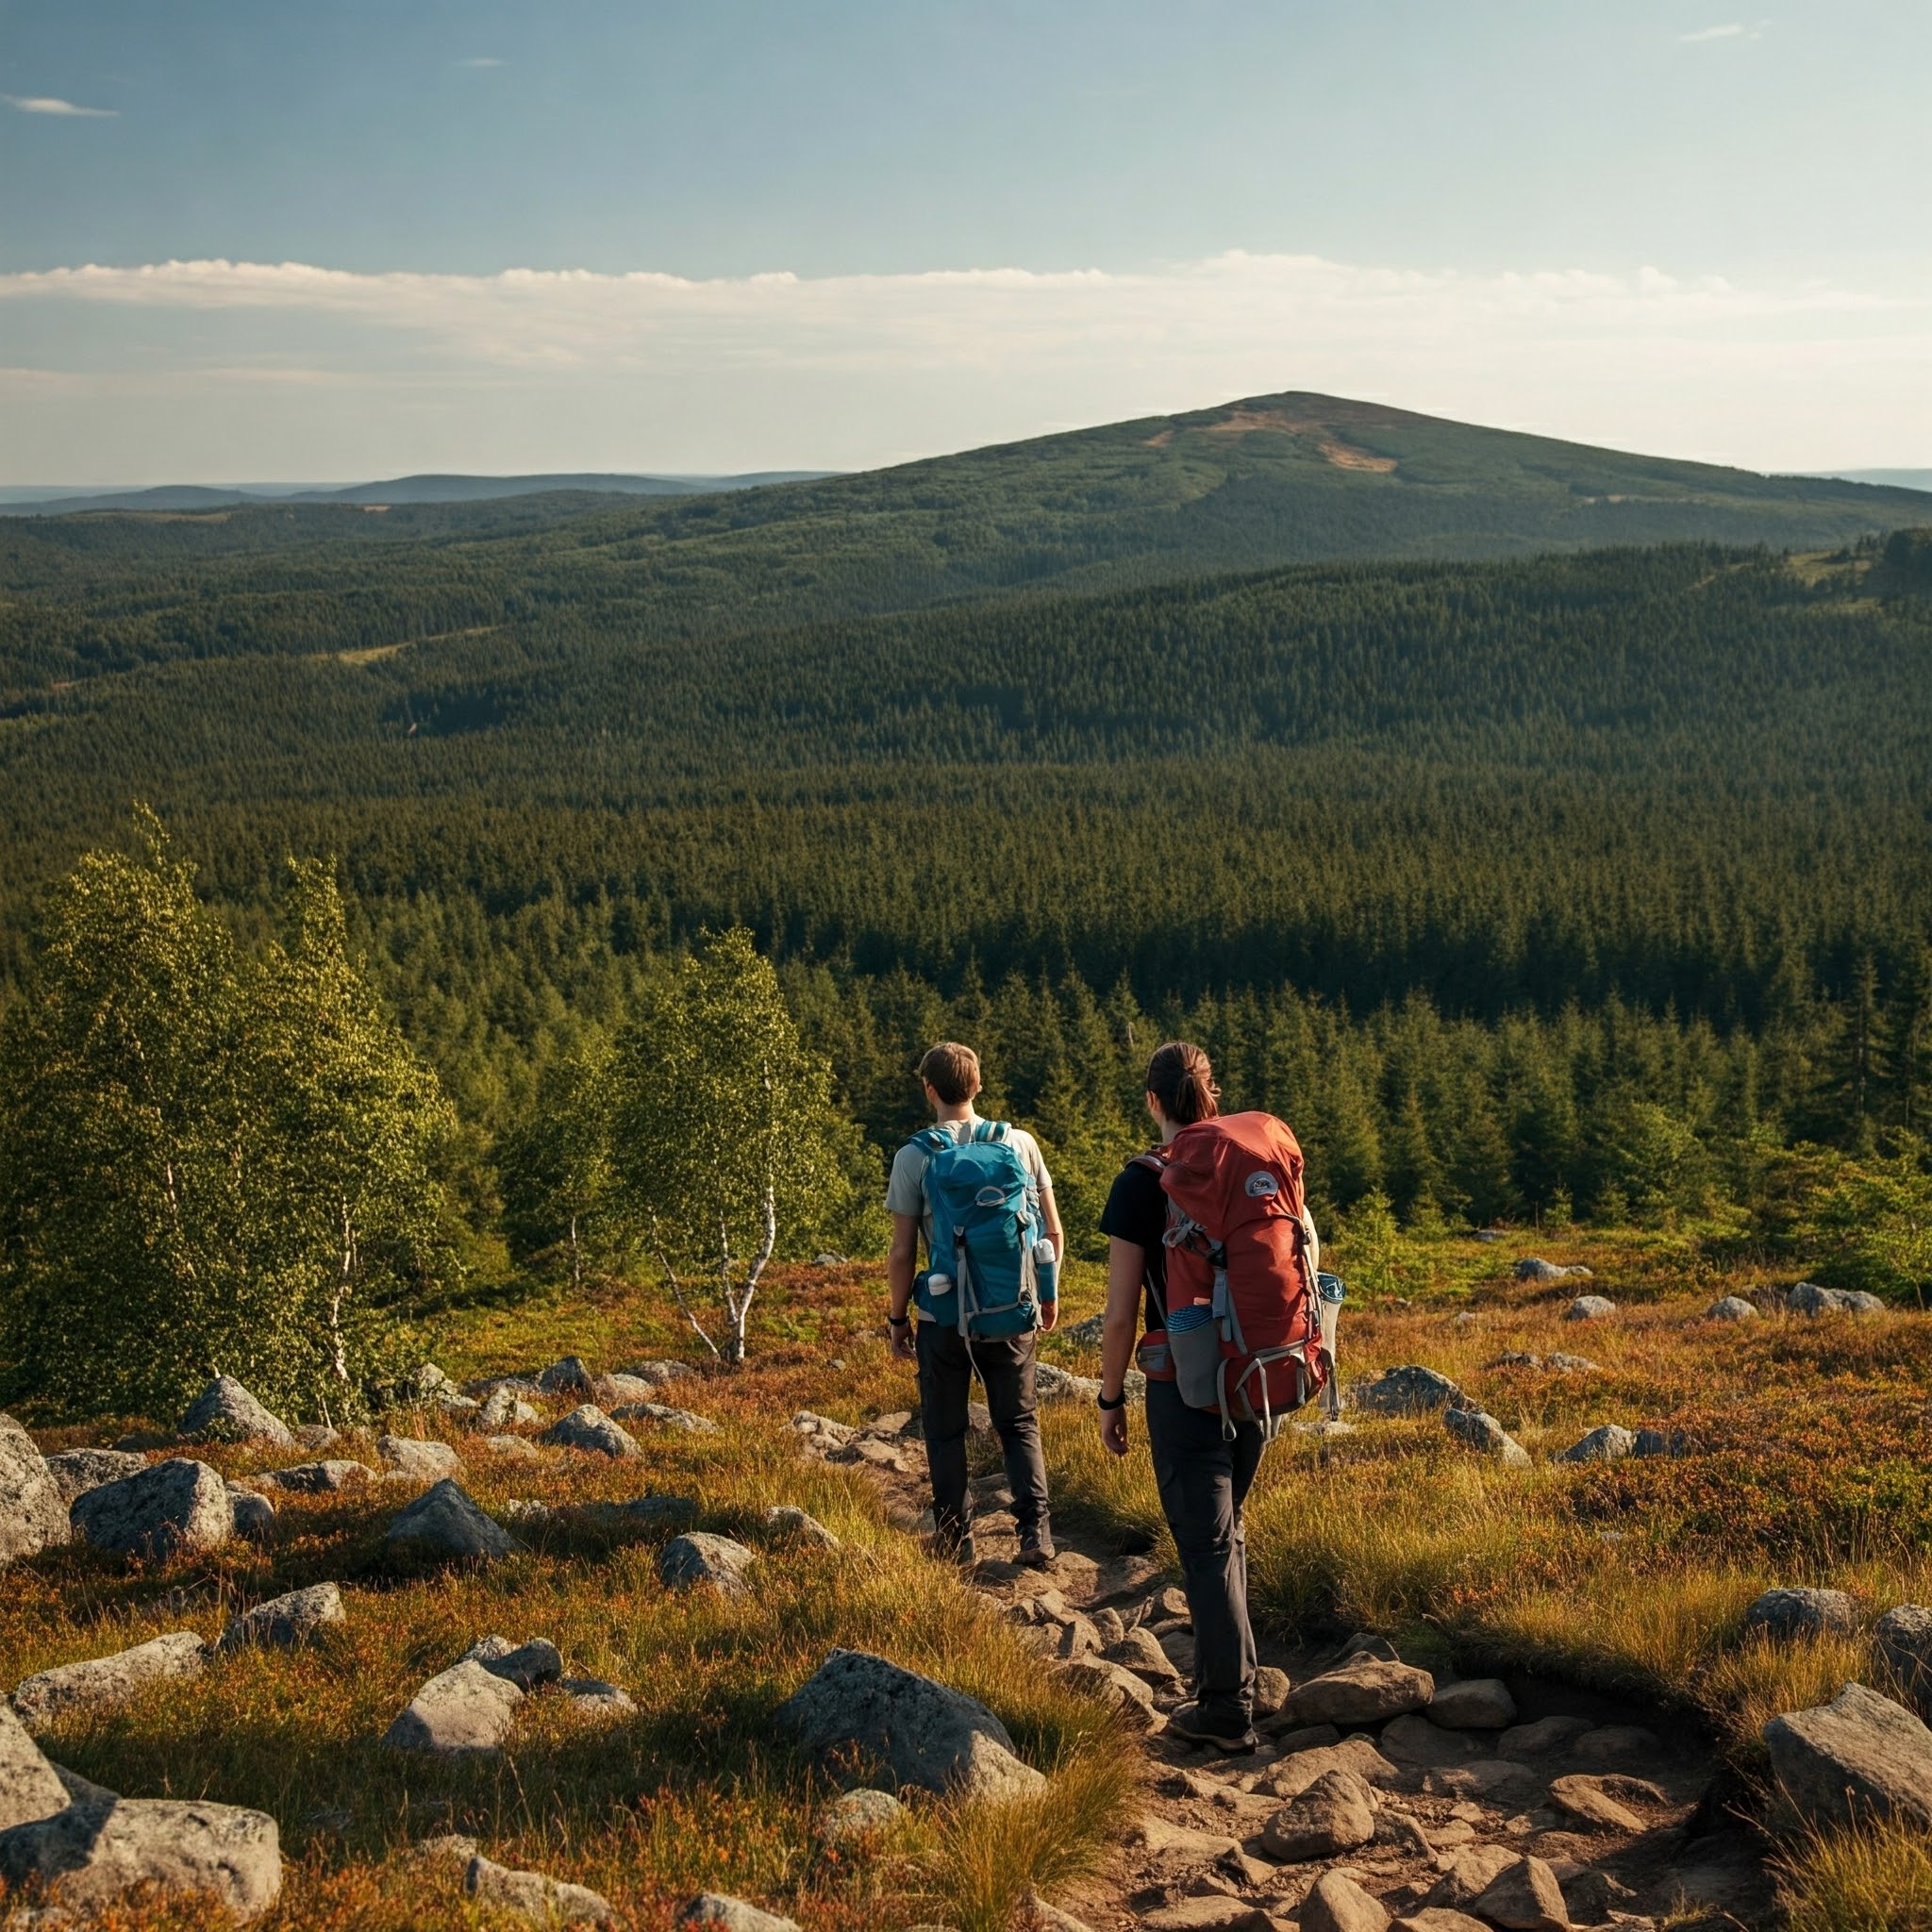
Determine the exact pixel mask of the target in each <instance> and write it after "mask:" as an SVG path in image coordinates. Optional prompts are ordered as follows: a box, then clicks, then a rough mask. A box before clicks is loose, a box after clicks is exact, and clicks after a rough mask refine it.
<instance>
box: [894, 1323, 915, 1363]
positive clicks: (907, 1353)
mask: <svg viewBox="0 0 1932 1932" xmlns="http://www.w3.org/2000/svg"><path fill="white" fill-rule="evenodd" d="M888 1332H889V1333H890V1334H891V1338H892V1353H893V1354H894V1355H895V1356H897V1357H899V1359H900V1360H901V1361H902V1362H916V1361H917V1360H918V1359H919V1350H918V1349H917V1348H916V1347H915V1346H914V1345H913V1341H912V1324H911V1323H910V1322H902V1323H900V1324H898V1325H896V1326H895V1327H893V1328H891V1329H890V1330H889V1331H888Z"/></svg>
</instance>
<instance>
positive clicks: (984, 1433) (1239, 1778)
mask: <svg viewBox="0 0 1932 1932" xmlns="http://www.w3.org/2000/svg"><path fill="white" fill-rule="evenodd" d="M794 1426H795V1427H797V1428H798V1429H799V1431H800V1433H801V1435H802V1436H803V1437H804V1439H805V1441H806V1443H807V1446H808V1449H809V1450H810V1451H811V1452H812V1453H816V1454H819V1455H823V1456H825V1457H827V1458H828V1459H831V1460H836V1461H840V1462H846V1463H854V1464H858V1465H860V1466H861V1467H863V1468H864V1469H865V1470H866V1471H867V1473H868V1474H869V1475H870V1476H871V1477H872V1479H873V1480H874V1482H875V1483H876V1485H877V1486H878V1488H879V1490H880V1491H881V1493H882V1495H883V1496H884V1498H885V1501H886V1506H887V1509H888V1512H889V1514H890V1516H891V1520H892V1521H893V1522H894V1523H895V1524H898V1525H899V1526H900V1527H901V1528H902V1529H904V1530H906V1531H907V1532H908V1534H918V1533H921V1532H923V1531H924V1530H925V1529H927V1528H929V1527H930V1524H931V1516H930V1510H929V1500H930V1492H929V1491H928V1489H927V1486H926V1468H925V1452H924V1443H923V1442H922V1441H921V1440H920V1436H919V1432H918V1424H917V1420H916V1418H914V1417H911V1416H908V1415H905V1414H894V1415H887V1416H883V1417H881V1418H879V1420H878V1421H877V1422H875V1423H874V1424H871V1425H870V1426H868V1427H866V1428H864V1429H858V1430H852V1429H846V1428H843V1427H841V1426H840V1425H838V1424H824V1423H823V1422H822V1421H821V1419H819V1418H815V1417H800V1418H798V1420H797V1422H796V1423H795V1424H794ZM975 1434H976V1435H977V1436H978V1437H979V1440H980V1441H981V1443H982V1444H990V1442H991V1434H990V1430H988V1429H987V1428H986V1427H985V1424H984V1417H983V1411H975ZM973 1491H974V1541H975V1545H976V1549H977V1552H978V1562H977V1564H976V1567H975V1569H974V1573H973V1576H972V1582H973V1585H974V1588H975V1589H976V1590H977V1591H979V1592H980V1594H981V1595H982V1596H983V1597H984V1598H985V1599H986V1600H987V1601H988V1603H990V1604H991V1605H993V1606H995V1607H997V1608H998V1609H999V1611H1000V1612H1001V1613H1002V1614H1003V1615H1005V1616H1008V1617H1010V1618H1011V1619H1013V1620H1014V1621H1015V1622H1016V1623H1019V1624H1023V1625H1024V1627H1025V1629H1026V1630H1027V1631H1028V1632H1029V1633H1031V1635H1032V1639H1033V1641H1035V1642H1036V1643H1037V1645H1038V1646H1039V1648H1040V1649H1041V1652H1042V1653H1043V1654H1045V1655H1047V1656H1049V1657H1058V1658H1059V1659H1061V1660H1062V1664H1063V1667H1064V1668H1065V1669H1067V1670H1068V1671H1069V1672H1071V1673H1075V1674H1078V1676H1079V1678H1080V1679H1081V1681H1082V1682H1083V1683H1084V1684H1085V1685H1086V1686H1087V1687H1088V1688H1091V1689H1093V1690H1097V1691H1111V1692H1112V1694H1114V1695H1116V1696H1118V1698H1119V1699H1120V1703H1121V1707H1122V1711H1123V1713H1124V1717H1125V1718H1126V1720H1127V1722H1128V1723H1129V1724H1131V1725H1132V1727H1133V1728H1134V1729H1136V1730H1138V1731H1139V1732H1140V1733H1141V1737H1142V1752H1143V1756H1144V1775H1143V1780H1142V1808H1141V1817H1140V1819H1139V1821H1138V1823H1137V1824H1136V1826H1135V1827H1134V1829H1133V1830H1132V1831H1131V1832H1130V1833H1129V1834H1128V1838H1127V1840H1126V1842H1125V1843H1124V1844H1123V1845H1122V1846H1121V1847H1120V1848H1119V1850H1118V1852H1117V1853H1116V1855H1115V1856H1114V1857H1112V1859H1111V1860H1110V1861H1109V1863H1108V1867H1107V1868H1106V1869H1105V1870H1104V1871H1103V1872H1102V1873H1101V1874H1099V1875H1098V1876H1097V1877H1095V1878H1093V1879H1091V1880H1089V1881H1087V1882H1086V1883H1085V1884H1084V1886H1083V1887H1082V1888H1081V1889H1080V1890H1079V1891H1078V1892H1077V1893H1075V1894H1071V1895H1069V1896H1067V1897H1065V1898H1063V1899H1062V1901H1061V1903H1060V1905H1059V1907H1044V1906H1041V1907H1039V1908H1038V1915H1039V1918H1040V1922H1041V1924H1042V1925H1045V1926H1048V1927H1052V1928H1056V1932H1073V1928H1074V1927H1078V1926H1083V1925H1084V1926H1087V1927H1090V1928H1091V1932H1116V1928H1123V1927H1126V1926H1130V1925H1140V1926H1144V1927H1147V1928H1149V1932H1269V1928H1271V1927H1281V1926H1287V1925H1291V1924H1292V1925H1299V1926H1300V1927H1301V1928H1302V1932H1385V1928H1387V1927H1388V1926H1389V1925H1390V1924H1391V1922H1392V1923H1393V1924H1395V1925H1396V1926H1397V1927H1398V1928H1400V1932H1498V1928H1500V1932H1563V1928H1565V1927H1568V1926H1572V1925H1574V1926H1604V1927H1606V1928H1610V1927H1624V1928H1628V1932H1645V1928H1647V1927H1648V1926H1650V1925H1654V1924H1657V1923H1658V1922H1660V1921H1663V1920H1665V1919H1670V1920H1672V1921H1673V1922H1675V1923H1686V1922H1689V1923H1693V1924H1694V1923H1699V1922H1703V1923H1710V1924H1716V1923H1725V1924H1740V1923H1741V1924H1766V1923H1769V1921H1770V1920H1771V1918H1772V1915H1773V1914H1772V1888H1771V1884H1770V1880H1769V1877H1768V1875H1767V1874H1766V1872H1765V1869H1764V1865H1763V1860H1762V1856H1761V1841H1760V1840H1759V1839H1758V1838H1757V1835H1756V1834H1755V1832H1753V1830H1752V1829H1751V1828H1750V1827H1749V1825H1748V1824H1745V1823H1743V1822H1741V1821H1740V1819H1738V1818H1736V1817H1733V1816H1731V1815H1729V1813H1728V1812H1727V1810H1726V1808H1725V1807H1724V1804H1723V1802H1722V1798H1721V1796H1720V1792H1721V1773H1720V1767H1719V1766H1718V1765H1717V1763H1716V1762H1715V1760H1714V1758H1713V1757H1712V1755H1711V1753H1710V1750H1709V1748H1708V1746H1707V1742H1706V1741H1705V1740H1703V1739H1701V1738H1699V1737H1698V1736H1697V1735H1695V1733H1694V1732H1693V1731H1692V1730H1691V1727H1690V1726H1688V1725H1686V1724H1683V1723H1682V1722H1681V1721H1673V1720H1671V1719H1668V1718H1660V1717H1658V1716H1657V1714H1655V1713H1646V1712H1642V1711H1639V1710H1635V1709H1633V1708H1630V1707H1625V1706H1621V1705H1619V1704H1617V1703H1616V1702H1614V1701H1613V1700H1610V1699H1607V1698H1605V1697H1601V1696H1598V1695H1595V1694H1593V1693H1591V1692H1589V1691H1579V1690H1576V1689H1574V1687H1570V1686H1566V1685H1561V1684H1557V1683H1551V1682H1541V1681H1537V1680H1533V1679H1524V1678H1517V1677H1512V1678H1510V1679H1508V1680H1507V1682H1505V1681H1502V1680H1498V1679H1493V1678H1480V1679H1464V1680H1456V1679H1449V1678H1443V1677H1432V1676H1431V1674H1429V1673H1428V1672H1426V1671H1424V1670H1420V1669H1418V1668H1415V1667H1413V1666H1411V1665H1408V1664H1406V1663H1404V1662H1403V1661H1402V1660H1401V1659H1400V1658H1399V1657H1397V1656H1396V1653H1395V1651H1394V1650H1393V1648H1392V1647H1391V1645H1390V1644H1389V1643H1388V1642H1387V1641H1384V1640H1382V1639H1379V1638H1375V1637H1370V1636H1357V1637H1354V1638H1351V1639H1350V1640H1348V1641H1346V1642H1344V1643H1341V1644H1340V1645H1336V1646H1333V1647H1331V1648H1329V1649H1327V1650H1325V1651H1315V1652H1289V1651H1285V1650H1283V1649H1281V1648H1280V1647H1279V1646H1278V1645H1277V1646H1271V1645H1269V1644H1268V1643H1267V1642H1266V1641H1265V1640H1264V1641H1263V1643H1262V1652H1261V1655H1262V1661H1263V1670H1262V1674H1261V1677H1262V1681H1261V1689H1262V1692H1263V1695H1262V1700H1261V1702H1262V1705H1263V1706H1264V1708H1263V1709H1262V1710H1260V1711H1258V1712H1257V1720H1256V1726H1257V1730H1258V1731H1259V1732H1260V1733H1261V1734H1262V1738H1263V1742H1262V1744H1261V1747H1260V1749H1258V1750H1257V1751H1255V1752H1253V1753H1250V1754H1247V1755H1245V1756H1240V1757H1226V1756H1224V1755H1222V1754H1221V1753H1219V1752H1218V1751H1214V1750H1212V1749H1209V1748H1207V1747H1203V1746H1199V1745H1194V1744H1191V1743H1190V1742H1187V1741H1185V1740H1182V1739H1180V1738H1179V1737H1178V1736H1176V1735H1174V1734H1172V1733H1169V1732H1168V1731H1167V1730H1166V1717H1165V1712H1166V1711H1167V1710H1169V1709H1171V1708H1173V1707H1174V1705H1176V1704H1177V1703H1179V1702H1180V1701H1181V1699H1182V1697H1183V1695H1184V1694H1185V1691H1186V1686H1187V1681H1188V1676H1189V1673H1190V1671H1191V1665H1192V1660H1193V1644H1192V1636H1191V1625H1190V1624H1189V1622H1188V1608H1187V1600H1186V1597H1185V1595H1184V1594H1183V1593H1182V1591H1180V1590H1179V1589H1178V1587H1177V1586H1176V1583H1175V1580H1174V1575H1173V1574H1172V1573H1170V1572H1165V1571H1163V1570H1162V1568H1161V1566H1160V1565H1159V1563H1158V1561H1157V1560H1156V1559H1155V1558H1153V1557H1146V1556H1126V1557H1123V1556H1119V1555H1116V1554H1114V1553H1112V1552H1110V1551H1108V1550H1105V1549H1102V1548H1099V1547H1096V1546H1093V1545H1092V1544H1091V1541H1087V1540H1083V1539H1082V1538H1081V1537H1080V1536H1079V1535H1078V1534H1077V1533H1074V1534H1072V1535H1068V1534H1063V1533H1061V1532H1060V1531H1059V1530H1058V1528H1057V1530H1056V1541H1057V1543H1058V1557H1057V1558H1056V1560H1055V1562H1054V1564H1053V1566H1052V1567H1051V1568H1050V1569H1048V1570H1044V1571H1036V1570H1027V1569H1023V1568H1022V1567H1021V1566H1020V1565H1019V1564H1018V1563H1016V1562H1015V1561H1014V1560H1013V1557H1014V1556H1015V1554H1016V1552H1017V1548H1018V1539H1017V1535H1016V1533H1015V1530H1014V1526H1013V1522H1012V1516H1011V1493H1010V1491H1008V1487H1007V1484H1006V1479H1005V1477H1004V1476H1003V1475H1002V1474H997V1473H994V1474H987V1475H982V1476H980V1477H978V1478H977V1479H975V1481H974V1484H973Z"/></svg>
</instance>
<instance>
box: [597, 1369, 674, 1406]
mask: <svg viewBox="0 0 1932 1932" xmlns="http://www.w3.org/2000/svg"><path fill="white" fill-rule="evenodd" d="M657 1395H658V1383H657V1382H656V1380H654V1379H653V1378H652V1377H651V1376H649V1375H633V1374H630V1373H629V1372H628V1371H626V1370H624V1369H615V1370H613V1371H611V1373H610V1374H605V1375H598V1376H595V1377H594V1378H593V1379H592V1380H591V1401H592V1402H594V1403H595V1404H596V1405H597V1407H599V1408H601V1409H604V1410H606V1411H608V1410H610V1409H613V1408H615V1407H617V1405H618V1404H619V1403H620V1402H653V1401H655V1400H656V1399H657Z"/></svg>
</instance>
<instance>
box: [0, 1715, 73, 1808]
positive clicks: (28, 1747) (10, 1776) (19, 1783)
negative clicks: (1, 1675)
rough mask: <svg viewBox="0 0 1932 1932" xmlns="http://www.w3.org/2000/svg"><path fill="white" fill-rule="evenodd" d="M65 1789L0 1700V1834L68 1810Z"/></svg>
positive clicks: (25, 1729)
mask: <svg viewBox="0 0 1932 1932" xmlns="http://www.w3.org/2000/svg"><path fill="white" fill-rule="evenodd" d="M67 1804H68V1798H67V1787H66V1786H65V1785H63V1784H62V1783H61V1782H60V1778H59V1774H58V1773H57V1772H56V1771H55V1769H54V1767H53V1766H52V1765H51V1764H49V1763H48V1762H47V1760H46V1759H45V1758H44V1757H42V1755H41V1747H40V1746H39V1745H38V1744H36V1743H35V1742H34V1740H33V1739H32V1738H31V1737H30V1736H29V1735H28V1732H27V1728H26V1726H25V1724H22V1723H21V1721H20V1720H19V1718H17V1717H16V1716H15V1715H14V1714H13V1707H12V1706H11V1705H10V1704H8V1702H7V1701H6V1700H5V1699H4V1698H0V1831H10V1830H12V1828H13V1827H14V1826H15V1825H16V1824H31V1823H32V1822H33V1821H34V1820H35V1819H37V1818H51V1817H52V1816H53V1815H54V1813H55V1812H57V1811H64V1810H65V1809H66V1808H67Z"/></svg>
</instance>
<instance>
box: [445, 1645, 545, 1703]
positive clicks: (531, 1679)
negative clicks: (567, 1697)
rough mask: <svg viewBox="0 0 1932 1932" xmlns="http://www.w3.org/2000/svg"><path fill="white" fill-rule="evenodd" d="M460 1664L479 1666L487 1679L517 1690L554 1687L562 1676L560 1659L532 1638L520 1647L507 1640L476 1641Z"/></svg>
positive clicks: (464, 1654) (465, 1653)
mask: <svg viewBox="0 0 1932 1932" xmlns="http://www.w3.org/2000/svg"><path fill="white" fill-rule="evenodd" d="M463 1661H464V1662H465V1663H473V1664H481V1665H482V1666H483V1668H484V1669H485V1670H486V1671H488V1672H489V1673H490V1674H491V1676H493V1677H501V1678H503V1679H504V1681H505V1682H506V1683H510V1684H514V1685H515V1686H516V1687H517V1689H518V1690H519V1691H534V1690H535V1689H536V1688H537V1687H538V1685H540V1684H554V1683H556V1682H557V1680H558V1678H559V1677H560V1676H562V1675H563V1659H562V1657H559V1656H558V1654H557V1646H556V1644H554V1643H552V1642H551V1641H550V1640H549V1639H548V1638H547V1637H533V1638H532V1639H531V1640H530V1641H529V1642H527V1643H522V1644H512V1643H511V1642H510V1641H509V1639H508V1638H507V1637H484V1638H480V1639H478V1640H477V1641H476V1642H475V1643H473V1644H471V1646H470V1647H469V1649H468V1650H466V1651H465V1652H464V1653H463Z"/></svg>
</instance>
